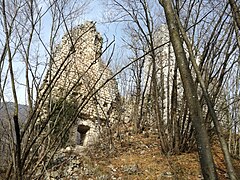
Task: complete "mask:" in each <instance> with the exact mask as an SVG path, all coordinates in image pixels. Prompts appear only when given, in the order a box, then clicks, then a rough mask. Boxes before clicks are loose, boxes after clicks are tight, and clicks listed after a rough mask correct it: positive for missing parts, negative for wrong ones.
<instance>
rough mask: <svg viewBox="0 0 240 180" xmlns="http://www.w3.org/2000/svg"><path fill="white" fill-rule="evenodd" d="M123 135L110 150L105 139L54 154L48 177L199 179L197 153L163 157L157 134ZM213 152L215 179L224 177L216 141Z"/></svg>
mask: <svg viewBox="0 0 240 180" xmlns="http://www.w3.org/2000/svg"><path fill="white" fill-rule="evenodd" d="M127 134H128V135H125V136H124V137H122V138H121V139H114V148H112V150H109V149H108V147H107V145H106V141H105V143H104V142H102V143H101V144H98V145H96V146H94V147H92V148H90V149H88V150H85V151H84V150H82V149H81V150H80V151H79V149H70V148H69V149H67V150H65V151H64V156H63V155H61V156H59V155H58V158H56V160H55V162H56V164H54V165H53V166H52V167H51V170H50V169H49V171H48V173H49V174H48V175H49V177H52V178H50V179H58V178H59V179H66V180H67V179H102V180H108V179H129V180H132V179H136V180H137V179H139V180H141V179H158V180H160V179H180V180H181V179H183V180H185V179H191V180H198V179H202V176H201V172H200V166H199V162H198V155H197V152H190V153H183V154H180V155H171V156H170V155H169V156H164V155H162V154H161V153H160V151H159V148H158V147H159V145H158V139H157V136H155V135H149V136H148V135H146V134H145V135H143V134H137V135H135V134H131V133H130V132H128V133H127ZM62 152H63V151H62ZM81 154H82V155H81ZM213 154H214V160H215V162H216V166H217V167H216V168H217V172H218V175H219V179H228V178H227V174H226V168H225V165H224V160H223V155H222V153H221V150H220V148H219V145H218V144H216V143H215V144H213ZM57 162H58V163H57ZM234 164H235V168H236V171H237V172H239V171H240V160H234Z"/></svg>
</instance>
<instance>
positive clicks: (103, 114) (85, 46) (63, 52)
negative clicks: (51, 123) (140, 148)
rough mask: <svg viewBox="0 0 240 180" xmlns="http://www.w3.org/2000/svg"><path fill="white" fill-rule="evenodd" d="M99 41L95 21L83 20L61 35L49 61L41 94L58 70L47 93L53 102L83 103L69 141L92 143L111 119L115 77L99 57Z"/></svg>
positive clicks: (114, 101)
mask: <svg viewBox="0 0 240 180" xmlns="http://www.w3.org/2000/svg"><path fill="white" fill-rule="evenodd" d="M102 43H103V40H102V37H101V36H100V34H99V33H98V32H97V31H96V27H95V23H94V22H86V23H85V24H83V25H80V26H77V27H75V28H73V29H72V30H70V31H69V33H66V34H65V35H64V36H63V38H62V42H61V44H59V45H58V46H57V47H56V49H55V52H54V54H53V60H52V61H50V67H49V70H48V72H47V75H46V78H45V81H44V84H43V85H42V91H41V92H40V95H41V96H44V95H45V94H43V92H45V90H46V88H47V87H48V86H49V82H51V81H52V80H53V77H55V76H58V74H59V72H60V73H61V74H60V75H59V77H58V78H57V80H55V82H54V87H53V89H52V90H51V93H49V94H51V101H52V103H57V102H58V101H59V100H61V99H62V98H65V97H66V100H67V102H68V103H69V104H71V103H72V104H75V106H76V107H77V106H79V105H82V104H84V105H83V106H81V108H82V109H81V112H79V116H78V118H77V119H76V120H74V121H75V122H74V126H73V127H72V128H71V129H70V130H69V136H68V137H69V140H68V143H67V144H68V145H82V146H89V145H92V144H95V143H96V142H97V141H98V139H99V133H100V132H99V131H101V129H102V127H103V126H102V125H104V124H106V122H107V121H109V122H108V123H112V122H114V117H115V114H116V113H114V109H116V102H117V99H118V89H117V84H116V81H115V80H114V79H112V80H108V79H110V78H111V77H112V72H111V70H110V69H109V67H108V66H107V65H106V64H105V63H104V62H103V61H102V59H101V54H102V49H101V48H102ZM106 80H108V81H109V82H108V83H106ZM88 98H89V99H88ZM47 99H49V98H47ZM48 103H49V102H48V101H47V102H45V104H46V106H45V108H44V109H42V116H41V118H40V119H39V122H40V123H41V122H42V121H44V119H45V118H46V114H47V112H48V111H49V110H48V109H47V108H48ZM50 110H51V109H50ZM76 110H77V109H76Z"/></svg>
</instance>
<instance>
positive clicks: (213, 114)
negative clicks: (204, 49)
mask: <svg viewBox="0 0 240 180" xmlns="http://www.w3.org/2000/svg"><path fill="white" fill-rule="evenodd" d="M176 20H177V22H178V26H179V29H180V31H181V34H182V37H183V39H184V41H185V43H186V45H187V48H188V53H189V57H190V60H191V62H192V65H193V68H194V70H195V73H196V75H197V79H198V81H199V83H200V86H201V88H202V91H203V96H204V98H205V100H206V102H207V106H208V111H209V114H210V116H211V118H212V120H213V123H214V128H215V130H216V133H217V135H218V138H219V141H220V143H221V148H222V152H223V154H224V160H225V162H226V166H227V169H228V175H229V177H230V179H231V180H236V179H237V176H236V173H235V170H234V167H233V165H232V160H231V156H230V153H229V151H228V146H227V143H226V141H225V139H224V136H223V133H222V129H221V125H220V123H219V121H218V118H217V115H216V112H215V110H214V105H213V102H212V100H211V98H210V96H209V95H208V92H207V88H206V86H205V83H204V81H203V79H202V76H201V72H200V71H199V68H198V65H197V63H196V59H195V57H194V55H193V51H192V45H191V43H190V41H189V39H188V37H187V34H186V32H185V31H184V29H183V27H182V25H181V22H180V20H179V19H178V17H176ZM219 89H220V88H219Z"/></svg>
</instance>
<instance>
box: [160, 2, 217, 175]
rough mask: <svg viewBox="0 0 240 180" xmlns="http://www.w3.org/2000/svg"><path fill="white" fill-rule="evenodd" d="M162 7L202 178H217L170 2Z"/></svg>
mask: <svg viewBox="0 0 240 180" xmlns="http://www.w3.org/2000/svg"><path fill="white" fill-rule="evenodd" d="M159 2H160V3H161V4H162V6H163V8H164V12H165V15H166V19H167V24H168V29H169V35H170V40H171V42H172V45H173V49H174V52H175V56H176V63H177V66H178V68H179V71H180V75H181V79H182V82H183V87H184V93H185V95H186V99H187V103H188V107H189V111H190V116H191V119H192V123H193V126H194V128H195V131H196V134H195V138H196V141H197V145H198V153H199V159H200V164H201V169H202V174H203V177H204V179H211V180H214V179H218V178H217V173H216V169H215V165H214V161H213V157H212V153H211V148H210V142H209V137H208V135H207V131H206V128H205V125H204V123H203V117H202V110H201V106H200V103H199V101H198V96H197V88H196V86H195V84H194V81H193V77H192V75H191V71H190V69H189V67H188V65H189V64H188V61H187V57H186V53H185V51H184V48H183V42H182V40H181V37H180V34H179V32H178V29H179V27H178V24H177V22H176V19H175V14H174V10H173V7H172V2H171V1H169V0H162V1H161V0H159Z"/></svg>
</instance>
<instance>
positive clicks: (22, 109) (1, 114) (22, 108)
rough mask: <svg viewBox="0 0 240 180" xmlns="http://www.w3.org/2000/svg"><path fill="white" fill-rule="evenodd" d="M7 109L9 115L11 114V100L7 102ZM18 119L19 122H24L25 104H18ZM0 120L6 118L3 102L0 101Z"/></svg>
mask: <svg viewBox="0 0 240 180" xmlns="http://www.w3.org/2000/svg"><path fill="white" fill-rule="evenodd" d="M6 105H7V109H8V112H9V114H10V115H13V112H14V103H13V102H7V103H6ZM18 106H19V109H18V111H19V120H20V122H24V121H25V120H26V116H27V108H28V106H27V105H23V104H19V105H18ZM0 120H1V121H2V120H7V112H6V108H5V107H4V104H3V103H0Z"/></svg>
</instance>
